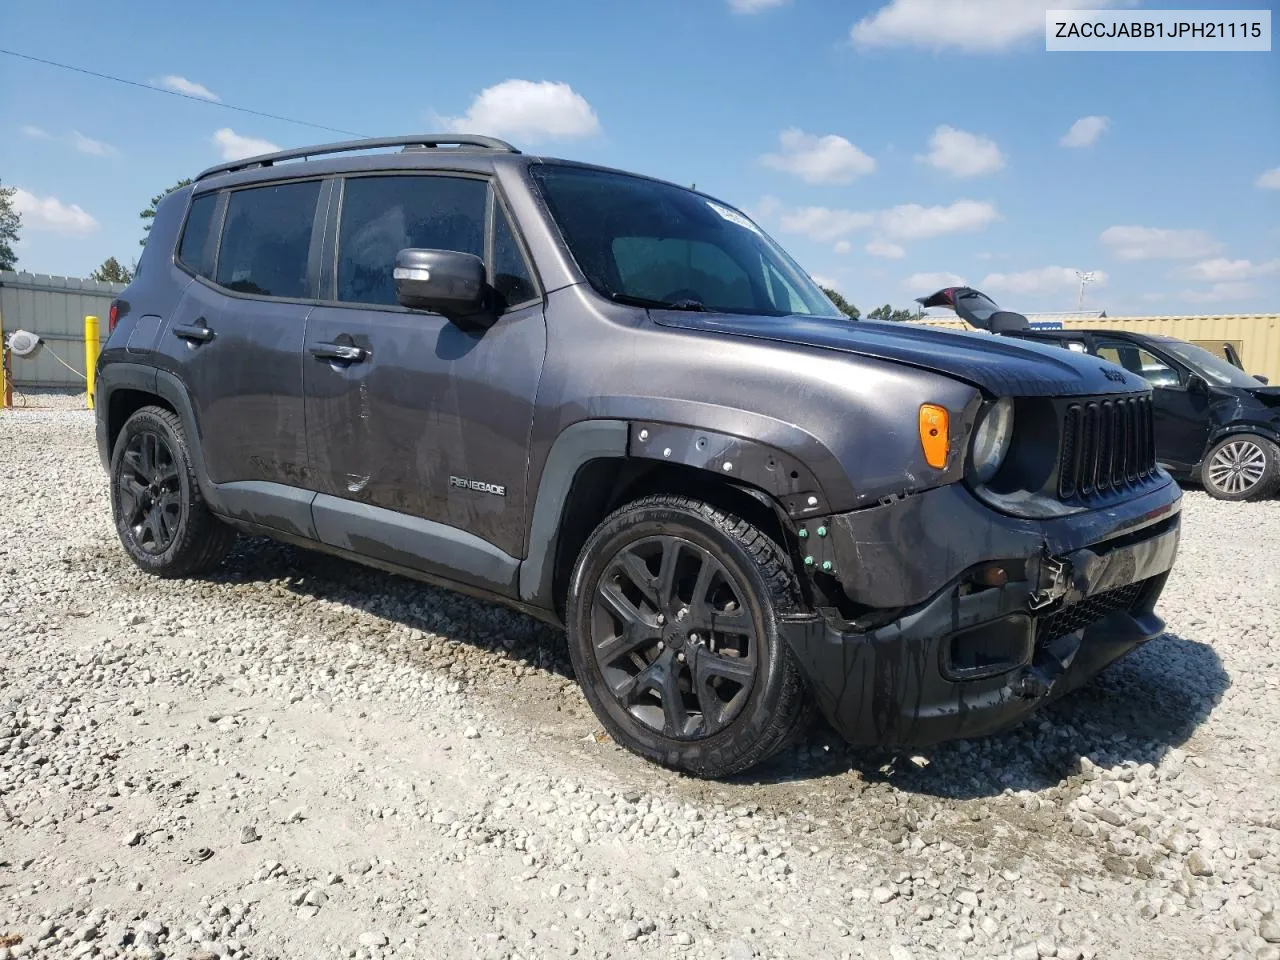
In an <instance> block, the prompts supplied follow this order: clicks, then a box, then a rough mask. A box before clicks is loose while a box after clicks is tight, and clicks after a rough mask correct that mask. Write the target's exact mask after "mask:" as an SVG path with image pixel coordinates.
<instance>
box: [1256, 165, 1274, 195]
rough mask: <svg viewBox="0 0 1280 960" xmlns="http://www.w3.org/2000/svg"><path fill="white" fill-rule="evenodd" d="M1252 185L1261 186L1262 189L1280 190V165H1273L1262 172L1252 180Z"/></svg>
mask: <svg viewBox="0 0 1280 960" xmlns="http://www.w3.org/2000/svg"><path fill="white" fill-rule="evenodd" d="M1254 186H1255V187H1261V188H1262V189H1263V190H1280V167H1274V168H1272V169H1271V170H1268V171H1267V172H1266V173H1264V174H1262V176H1260V177H1258V179H1257V180H1255V181H1254Z"/></svg>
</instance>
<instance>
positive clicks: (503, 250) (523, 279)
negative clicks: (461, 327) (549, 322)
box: [493, 204, 538, 306]
mask: <svg viewBox="0 0 1280 960" xmlns="http://www.w3.org/2000/svg"><path fill="white" fill-rule="evenodd" d="M494 206H495V209H494V211H493V288H494V289H495V290H497V291H498V295H499V296H500V297H501V298H502V304H503V305H504V306H515V305H516V304H520V303H525V302H526V301H528V300H532V299H534V297H536V296H537V295H538V291H537V289H536V288H535V287H534V285H533V277H532V275H531V274H530V273H529V265H528V263H526V262H525V259H524V254H523V253H522V252H521V251H520V244H519V243H518V242H517V241H516V234H515V230H514V229H512V227H511V220H510V219H509V218H508V217H507V214H506V211H505V210H503V209H502V207H501V206H500V205H498V204H495V205H494Z"/></svg>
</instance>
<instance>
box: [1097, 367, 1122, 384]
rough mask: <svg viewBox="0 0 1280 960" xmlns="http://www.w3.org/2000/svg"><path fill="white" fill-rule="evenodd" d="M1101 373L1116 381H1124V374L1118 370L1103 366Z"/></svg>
mask: <svg viewBox="0 0 1280 960" xmlns="http://www.w3.org/2000/svg"><path fill="white" fill-rule="evenodd" d="M1102 375H1103V376H1104V377H1106V378H1107V379H1108V380H1114V381H1115V382H1116V383H1124V374H1123V373H1121V372H1120V371H1119V370H1108V369H1107V368H1106V367H1103V368H1102Z"/></svg>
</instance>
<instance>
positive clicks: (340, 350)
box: [311, 343, 369, 363]
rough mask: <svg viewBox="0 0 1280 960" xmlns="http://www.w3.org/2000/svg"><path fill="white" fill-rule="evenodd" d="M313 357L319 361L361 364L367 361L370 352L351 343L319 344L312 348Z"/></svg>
mask: <svg viewBox="0 0 1280 960" xmlns="http://www.w3.org/2000/svg"><path fill="white" fill-rule="evenodd" d="M311 355H312V356H313V357H315V358H316V359H317V360H336V361H337V362H338V363H360V362H361V361H362V360H367V359H368V357H369V351H368V350H366V349H365V348H364V347H357V346H355V345H354V344H350V343H317V344H314V345H313V346H312V347H311Z"/></svg>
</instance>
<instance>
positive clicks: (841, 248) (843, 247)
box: [831, 240, 853, 253]
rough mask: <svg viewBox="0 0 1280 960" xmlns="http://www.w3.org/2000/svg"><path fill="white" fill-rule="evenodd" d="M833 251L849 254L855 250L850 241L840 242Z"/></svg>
mask: <svg viewBox="0 0 1280 960" xmlns="http://www.w3.org/2000/svg"><path fill="white" fill-rule="evenodd" d="M831 249H832V250H834V251H835V252H836V253H848V252H849V251H850V250H852V249H853V244H852V243H850V242H849V241H848V240H839V241H837V242H836V245H835V246H834V247H832V248H831Z"/></svg>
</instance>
